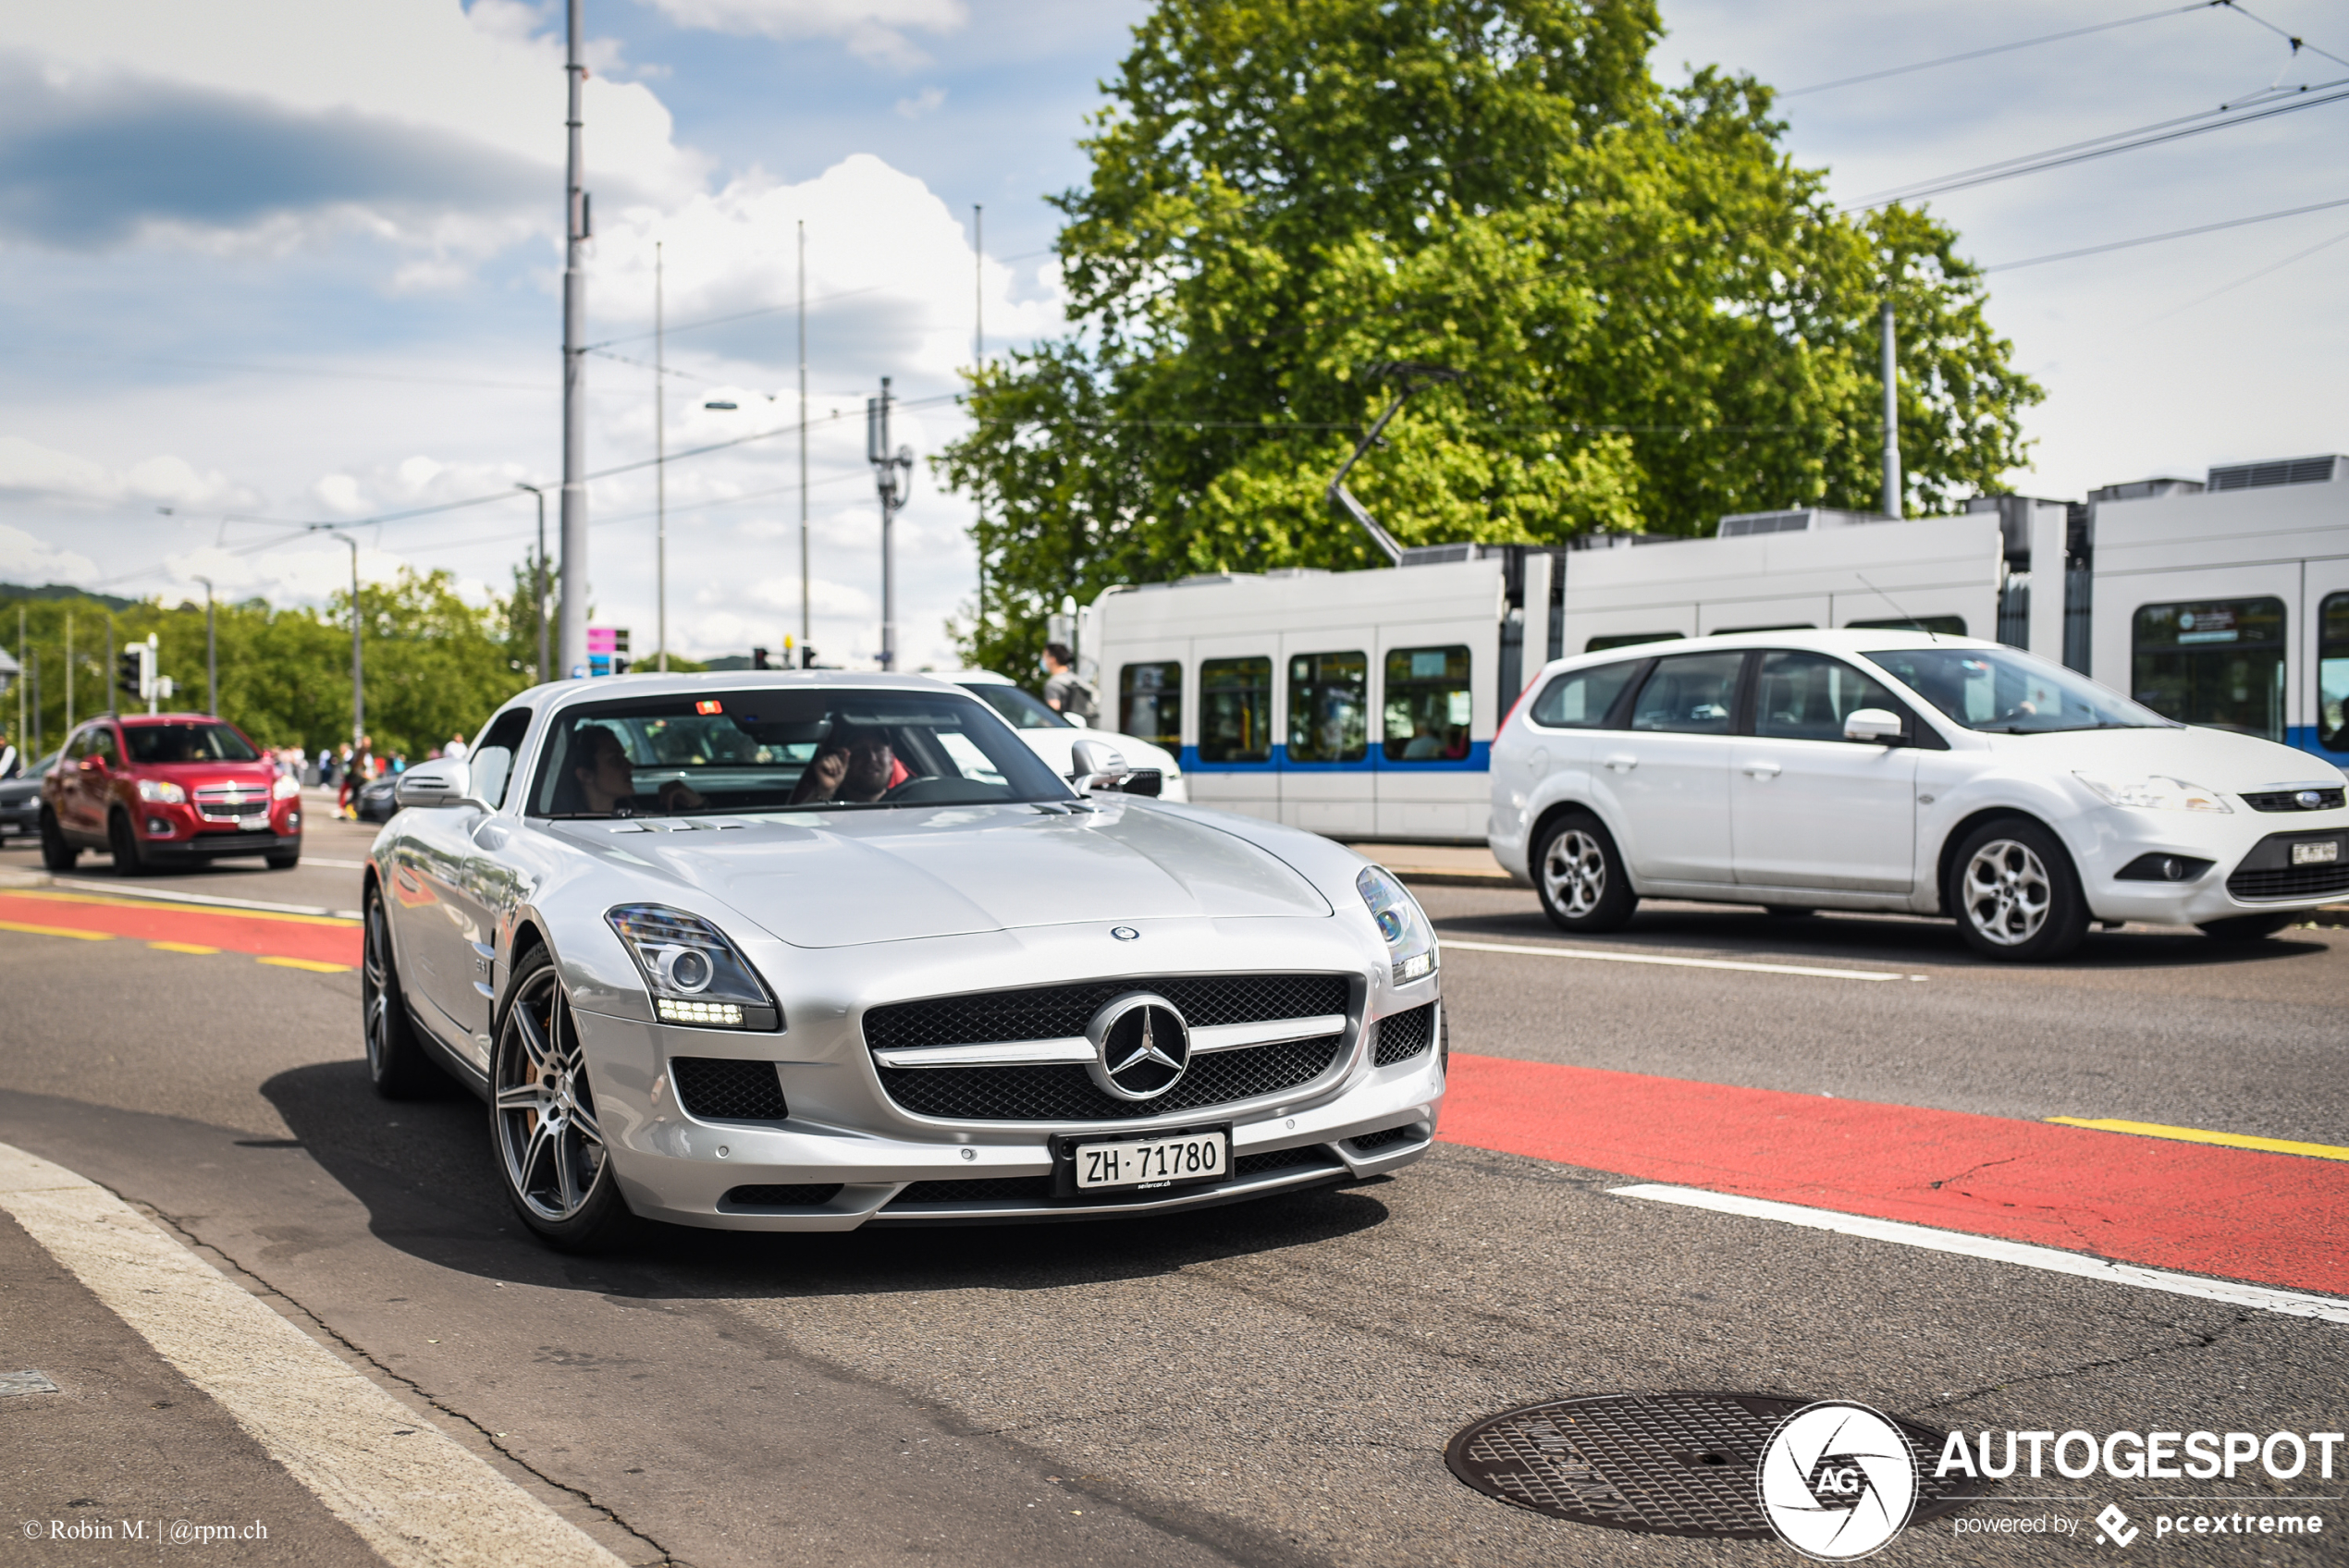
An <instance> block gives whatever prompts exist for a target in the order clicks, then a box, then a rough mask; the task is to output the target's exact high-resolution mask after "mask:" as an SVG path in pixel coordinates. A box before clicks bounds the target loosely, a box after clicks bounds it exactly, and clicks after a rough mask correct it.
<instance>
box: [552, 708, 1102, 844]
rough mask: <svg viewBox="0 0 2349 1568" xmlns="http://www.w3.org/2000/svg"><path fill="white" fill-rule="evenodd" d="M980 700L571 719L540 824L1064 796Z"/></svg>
mask: <svg viewBox="0 0 2349 1568" xmlns="http://www.w3.org/2000/svg"><path fill="white" fill-rule="evenodd" d="M1068 798H1069V790H1068V786H1067V785H1065V784H1064V783H1063V782H1062V781H1061V780H1060V778H1058V777H1056V776H1055V775H1054V774H1053V772H1052V769H1051V768H1049V767H1047V766H1044V764H1043V763H1042V762H1041V761H1040V760H1039V759H1038V757H1037V755H1036V753H1033V752H1031V751H1029V750H1028V749H1027V747H1026V746H1024V745H1022V744H1021V743H1020V742H1019V741H1017V740H1015V739H1014V738H1013V737H1012V735H1011V734H1010V733H1008V732H1007V731H1006V730H1005V729H1003V726H1002V723H1001V721H999V720H998V719H997V718H995V717H994V716H993V715H992V714H990V713H989V712H988V710H987V709H985V708H983V707H981V706H979V704H977V703H975V702H972V701H969V700H968V699H966V698H964V697H961V696H949V695H946V694H944V693H940V694H939V695H936V696H932V695H929V694H928V693H925V692H874V691H863V690H858V689H855V688H848V689H842V690H831V691H827V690H824V689H822V688H813V689H811V688H808V687H804V686H801V687H789V688H774V687H769V688H767V689H765V690H752V691H744V692H724V691H713V692H707V694H704V693H687V694H684V695H678V696H662V697H649V696H648V697H643V698H638V699H636V700H634V701H616V702H609V703H596V704H591V705H587V706H583V707H576V708H572V709H569V710H568V711H566V712H564V713H562V714H561V715H560V716H559V717H557V720H556V725H555V729H554V731H553V733H552V734H551V735H550V736H549V737H548V741H547V751H546V756H545V760H544V761H543V762H542V763H541V764H540V765H539V770H538V779H537V782H536V784H535V786H534V787H533V789H532V790H531V797H530V801H531V803H530V810H531V812H532V814H533V815H538V816H690V815H707V814H711V813H722V814H726V815H743V814H748V813H759V812H775V811H833V810H839V809H842V808H845V807H858V808H862V807H884V806H934V805H985V804H995V803H1000V802H1015V801H1064V800H1067V799H1068Z"/></svg>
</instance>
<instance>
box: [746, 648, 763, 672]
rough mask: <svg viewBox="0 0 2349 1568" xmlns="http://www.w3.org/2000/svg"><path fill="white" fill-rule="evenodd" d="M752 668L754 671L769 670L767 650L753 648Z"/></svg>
mask: <svg viewBox="0 0 2349 1568" xmlns="http://www.w3.org/2000/svg"><path fill="white" fill-rule="evenodd" d="M750 668H753V669H765V668H767V650H766V649H764V648H753V649H752V650H751V651H750Z"/></svg>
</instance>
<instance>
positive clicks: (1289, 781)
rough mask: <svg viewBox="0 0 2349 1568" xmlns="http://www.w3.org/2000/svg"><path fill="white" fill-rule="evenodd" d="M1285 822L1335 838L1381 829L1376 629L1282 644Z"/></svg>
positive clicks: (1310, 635)
mask: <svg viewBox="0 0 2349 1568" xmlns="http://www.w3.org/2000/svg"><path fill="white" fill-rule="evenodd" d="M1281 644H1282V657H1281V670H1280V684H1281V709H1282V721H1281V820H1282V821H1283V822H1285V823H1286V824H1288V825H1289V826H1290V827H1303V828H1306V829H1309V830H1310V831H1312V832H1315V833H1324V834H1328V835H1329V836H1331V837H1332V838H1346V837H1347V836H1349V835H1366V834H1370V833H1373V832H1375V831H1377V826H1378V824H1377V811H1376V805H1375V802H1374V801H1373V798H1372V795H1373V790H1372V785H1373V782H1374V780H1375V778H1376V775H1375V774H1374V773H1373V771H1372V763H1371V656H1372V653H1373V650H1375V649H1376V648H1377V646H1378V636H1377V633H1376V632H1375V631H1373V630H1372V629H1371V628H1370V627H1367V626H1366V627H1359V628H1356V629H1354V630H1350V631H1297V632H1290V633H1287V634H1285V636H1283V638H1282V639H1281Z"/></svg>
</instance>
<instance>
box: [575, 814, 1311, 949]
mask: <svg viewBox="0 0 2349 1568" xmlns="http://www.w3.org/2000/svg"><path fill="white" fill-rule="evenodd" d="M656 820H658V819H656ZM737 820H739V821H740V822H741V823H742V824H743V825H742V826H740V827H722V828H721V827H711V826H708V824H710V823H712V822H716V821H725V822H732V821H737ZM693 821H698V822H699V823H700V824H702V826H699V827H690V828H686V827H677V826H675V825H674V824H675V822H693ZM552 830H553V831H555V832H556V833H558V834H560V836H561V837H563V838H565V839H570V840H572V842H574V843H578V844H582V845H585V846H589V847H592V848H593V849H595V850H596V851H601V852H602V853H604V854H607V855H610V856H614V857H616V858H618V859H620V860H621V861H622V862H630V861H633V862H634V863H635V864H640V865H643V866H646V868H648V869H651V870H655V871H658V872H659V873H662V874H664V875H665V876H667V877H669V878H670V879H673V880H674V881H676V882H678V883H681V884H683V886H684V887H685V888H691V889H694V890H695V891H698V892H701V893H704V894H707V896H708V897H710V898H712V899H715V900H718V901H719V902H720V903H723V904H724V905H726V906H727V907H728V908H731V909H732V910H735V911H737V912H738V913H741V914H742V915H744V917H745V918H747V919H749V920H751V921H753V922H755V923H756V924H757V925H760V926H762V927H764V928H765V929H766V930H767V931H768V932H769V933H770V934H771V935H773V936H775V937H780V938H781V939H782V940H783V941H785V942H788V943H790V944H792V945H793V947H801V948H844V947H855V946H858V945H861V944H864V943H868V942H893V941H909V940H914V939H917V938H921V937H950V936H965V935H969V934H972V933H977V932H986V931H1002V930H1013V929H1017V928H1020V927H1024V926H1038V925H1072V924H1083V923H1087V922H1095V921H1098V922H1101V923H1103V924H1115V923H1118V922H1123V921H1139V920H1167V919H1185V918H1199V917H1206V918H1211V919H1219V920H1231V919H1247V918H1262V917H1268V916H1273V917H1277V916H1288V917H1292V918H1294V917H1297V916H1311V917H1326V916H1328V915H1329V914H1330V913H1332V911H1331V908H1330V904H1329V901H1328V900H1325V899H1323V898H1322V895H1321V894H1320V893H1318V892H1317V891H1315V890H1314V888H1313V886H1312V884H1311V883H1310V882H1308V881H1307V880H1306V879H1305V878H1304V877H1303V876H1300V875H1299V874H1298V873H1297V871H1296V870H1295V869H1294V868H1292V867H1291V866H1290V865H1289V864H1287V863H1286V862H1285V861H1283V860H1281V859H1279V858H1278V857H1277V856H1275V855H1273V854H1272V853H1270V852H1269V851H1264V850H1262V849H1260V848H1258V847H1257V846H1255V845H1253V844H1250V843H1248V842H1246V841H1245V840H1243V839H1238V838H1236V837H1234V836H1233V835H1231V834H1229V833H1225V832H1223V831H1221V830H1220V829H1218V828H1215V827H1211V826H1210V825H1208V824H1206V823H1202V822H1198V821H1193V820H1187V819H1186V818H1183V817H1178V816H1175V815H1169V814H1165V813H1162V812H1159V811H1156V810H1154V809H1152V808H1150V807H1149V806H1145V805H1138V804H1135V803H1132V802H1124V801H1118V802H1104V803H1102V804H1101V805H1100V806H1099V807H1098V808H1097V809H1096V810H1094V811H1092V812H1089V813H1086V812H1078V813H1073V814H1066V815H1063V814H1057V813H1050V814H1048V813H1045V812H1042V811H1039V810H1038V809H1037V808H1035V807H1033V806H978V807H971V806H933V807H928V808H913V807H909V808H904V809H901V810H896V811H875V812H841V813H839V814H837V815H807V816H804V817H800V816H795V817H793V818H792V819H789V820H780V821H779V820H775V819H771V818H770V819H755V818H742V819H735V818H699V819H695V818H683V819H673V820H667V821H659V825H658V826H654V825H652V824H651V823H633V824H620V823H612V822H577V823H563V824H560V826H554V827H552Z"/></svg>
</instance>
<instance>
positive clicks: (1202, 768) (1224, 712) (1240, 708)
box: [1185, 632, 1281, 821]
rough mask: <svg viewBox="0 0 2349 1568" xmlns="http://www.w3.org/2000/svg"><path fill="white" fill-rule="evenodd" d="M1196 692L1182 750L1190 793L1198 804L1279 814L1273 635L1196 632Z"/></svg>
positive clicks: (1277, 642) (1275, 816)
mask: <svg viewBox="0 0 2349 1568" xmlns="http://www.w3.org/2000/svg"><path fill="white" fill-rule="evenodd" d="M1191 647H1192V650H1193V652H1194V654H1195V655H1197V657H1198V660H1199V662H1198V665H1197V666H1196V668H1197V669H1198V672H1199V674H1198V679H1197V681H1196V683H1195V690H1196V692H1197V694H1196V695H1195V696H1193V697H1192V698H1191V699H1190V700H1189V704H1188V705H1189V707H1190V710H1191V714H1192V718H1191V734H1192V736H1193V737H1195V739H1194V741H1193V743H1192V744H1191V745H1190V746H1188V747H1187V748H1185V753H1186V768H1187V773H1188V775H1189V783H1190V793H1191V799H1192V800H1193V801H1194V802H1197V803H1198V804H1199V805H1203V806H1215V807H1218V808H1220V809H1222V810H1224V811H1236V812H1245V813H1247V814H1248V815H1250V816H1261V817H1268V818H1271V819H1273V820H1275V821H1277V820H1279V817H1280V815H1281V774H1280V753H1279V752H1278V750H1277V749H1276V748H1277V747H1278V745H1279V743H1280V737H1279V735H1278V733H1277V731H1276V730H1275V729H1274V716H1273V692H1274V680H1273V676H1274V674H1275V672H1276V671H1277V669H1278V668H1279V655H1280V638H1279V637H1278V636H1277V635H1275V634H1273V633H1271V632H1266V633H1265V634H1263V635H1262V636H1223V637H1201V638H1198V639H1196V640H1195V641H1194V642H1193V643H1192V644H1191Z"/></svg>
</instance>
